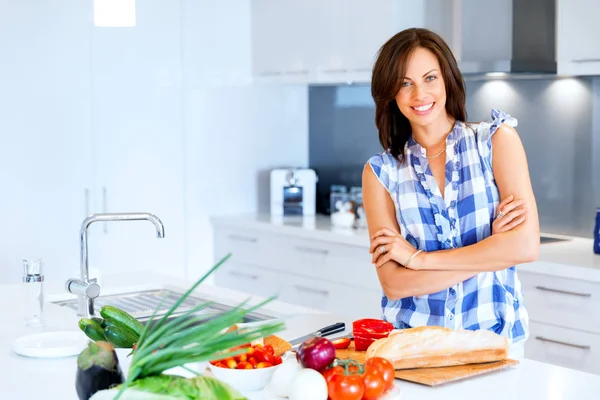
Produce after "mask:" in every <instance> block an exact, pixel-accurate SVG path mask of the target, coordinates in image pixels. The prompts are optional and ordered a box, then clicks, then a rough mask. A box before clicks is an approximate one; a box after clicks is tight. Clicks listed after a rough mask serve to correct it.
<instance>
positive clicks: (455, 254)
mask: <svg viewBox="0 0 600 400" xmlns="http://www.w3.org/2000/svg"><path fill="white" fill-rule="evenodd" d="M492 162H493V169H494V177H495V180H496V184H497V185H498V190H499V193H500V198H507V197H508V196H509V195H513V197H514V199H518V200H522V202H523V206H524V207H525V209H526V210H527V217H526V218H525V219H524V220H523V221H522V222H521V223H519V224H517V225H516V226H515V227H514V228H511V229H508V230H504V231H502V232H499V233H494V234H493V235H491V236H489V237H488V238H486V239H484V240H482V241H480V242H478V243H475V244H473V245H471V246H465V247H461V248H457V249H450V250H440V251H434V252H421V253H419V254H418V255H417V256H416V257H415V258H414V259H412V260H411V262H410V265H409V268H410V269H408V268H404V267H402V264H404V263H405V262H406V260H408V259H409V258H410V257H411V256H412V255H414V254H415V252H416V249H415V248H414V247H413V246H412V245H411V244H410V243H408V242H407V241H406V240H405V239H404V238H403V237H402V236H401V235H400V228H399V226H398V223H397V221H396V215H395V209H394V204H393V201H392V199H391V198H390V196H389V194H388V193H387V190H386V189H385V188H384V187H383V186H382V185H381V184H380V183H379V181H378V180H377V177H376V176H375V175H374V174H373V171H372V170H371V167H370V166H369V165H365V168H364V170H363V204H364V207H365V212H366V217H367V223H368V228H369V235H370V236H371V252H373V253H374V261H375V265H376V266H377V274H378V277H379V281H380V283H381V286H382V288H383V291H384V293H385V294H386V296H387V297H388V298H390V299H400V298H405V297H410V296H419V295H424V294H430V293H435V292H438V291H440V290H444V289H447V288H448V287H451V286H453V285H455V284H457V283H459V282H463V281H465V280H467V279H469V278H471V277H473V276H475V275H477V274H478V273H479V272H482V271H497V270H502V269H506V268H509V267H511V266H512V265H515V264H521V263H526V262H531V261H534V260H536V259H537V257H538V254H539V222H538V215H537V207H536V204H535V198H534V194H533V190H532V187H531V182H530V178H529V170H528V165H527V158H526V155H525V151H524V149H523V145H522V143H521V141H520V139H519V136H518V134H517V132H516V131H515V130H514V128H512V127H510V126H508V125H502V126H501V127H500V128H498V130H497V131H496V133H495V134H494V136H493V137H492ZM382 244H383V245H385V246H386V248H387V250H388V251H387V252H386V253H385V254H383V255H382V254H379V253H377V252H374V250H376V249H377V248H378V247H379V246H380V245H382Z"/></svg>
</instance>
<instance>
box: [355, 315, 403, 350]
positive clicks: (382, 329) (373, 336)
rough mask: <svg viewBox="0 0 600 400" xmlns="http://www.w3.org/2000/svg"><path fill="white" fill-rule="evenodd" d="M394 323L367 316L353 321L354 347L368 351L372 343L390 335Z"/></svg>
mask: <svg viewBox="0 0 600 400" xmlns="http://www.w3.org/2000/svg"><path fill="white" fill-rule="evenodd" d="M392 330H394V325H392V324H391V323H389V322H387V321H383V320H381V319H372V318H365V319H359V320H356V321H354V322H353V323H352V334H353V335H354V347H355V348H356V350H358V351H366V350H367V349H368V348H369V346H370V345H371V343H373V342H374V341H376V340H378V339H383V338H386V337H388V336H389V334H390V332H391V331H392Z"/></svg>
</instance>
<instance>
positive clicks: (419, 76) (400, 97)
mask: <svg viewBox="0 0 600 400" xmlns="http://www.w3.org/2000/svg"><path fill="white" fill-rule="evenodd" d="M396 104H398V108H399V109H400V112H401V113H402V114H403V115H404V116H405V117H406V118H407V119H408V120H409V121H410V124H411V125H413V126H427V125H430V124H432V123H433V122H435V121H437V120H439V119H440V118H444V119H445V118H446V88H445V86H444V78H443V77H442V72H441V68H440V64H439V62H438V60H437V58H436V56H435V55H434V54H433V53H432V52H431V51H429V50H427V49H424V48H422V47H418V48H417V49H415V50H414V51H413V53H412V55H411V56H410V57H409V58H408V65H407V68H406V77H405V78H404V81H403V82H402V87H401V88H400V91H399V92H398V94H397V95H396Z"/></svg>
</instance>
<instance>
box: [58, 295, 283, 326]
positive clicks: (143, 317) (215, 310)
mask: <svg viewBox="0 0 600 400" xmlns="http://www.w3.org/2000/svg"><path fill="white" fill-rule="evenodd" d="M183 294H184V293H180V292H177V291H173V290H169V289H158V290H145V291H140V292H130V293H121V294H115V295H107V296H100V297H98V298H97V299H95V300H94V311H95V314H96V315H100V309H101V308H102V307H103V306H105V305H111V306H114V307H117V308H120V309H122V310H124V311H126V312H127V313H129V314H131V315H132V316H133V317H135V318H136V319H138V320H139V321H140V322H142V323H143V324H146V323H147V322H148V321H149V320H150V317H151V316H152V313H153V312H154V310H155V309H156V308H157V307H159V306H160V309H159V310H158V311H157V313H156V316H155V319H156V318H157V317H162V316H163V315H164V314H166V312H167V311H168V310H169V309H170V308H171V307H172V306H173V305H174V304H175V303H176V302H177V301H178V300H179V299H180V298H181V296H182V295H183ZM161 302H162V303H161ZM209 302H210V300H207V299H203V298H200V297H196V296H192V295H190V296H188V297H187V298H186V299H185V301H183V302H182V303H181V304H180V305H179V307H178V308H177V311H176V313H174V314H173V315H171V316H170V317H169V319H173V318H176V317H177V316H179V315H181V314H184V313H185V312H186V311H189V310H190V309H192V308H193V307H195V306H197V305H200V304H203V303H209ZM55 304H57V305H59V306H63V307H67V308H70V309H72V310H73V311H75V312H76V311H77V299H71V300H63V301H57V302H55ZM233 308H234V307H231V306H227V305H225V304H220V303H213V304H211V305H210V306H209V307H206V308H204V309H202V310H200V311H198V312H196V313H194V314H193V315H194V316H202V317H204V316H206V319H204V320H209V319H211V318H214V317H216V316H218V315H219V314H222V313H225V312H227V311H229V310H231V309H233ZM268 319H272V317H270V316H268V315H264V314H261V313H257V312H252V313H249V314H246V315H245V316H244V319H243V322H256V321H264V320H268Z"/></svg>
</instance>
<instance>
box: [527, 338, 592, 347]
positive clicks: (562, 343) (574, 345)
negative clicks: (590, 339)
mask: <svg viewBox="0 0 600 400" xmlns="http://www.w3.org/2000/svg"><path fill="white" fill-rule="evenodd" d="M535 338H536V340H539V341H541V342H548V343H555V344H561V345H563V346H569V347H575V348H577V349H581V350H590V349H591V348H592V347H591V346H587V345H581V344H574V343H568V342H561V341H560V340H554V339H548V338H545V337H543V336H536V337H535Z"/></svg>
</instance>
